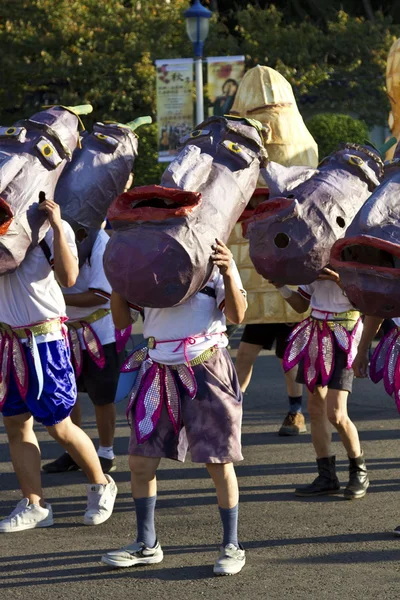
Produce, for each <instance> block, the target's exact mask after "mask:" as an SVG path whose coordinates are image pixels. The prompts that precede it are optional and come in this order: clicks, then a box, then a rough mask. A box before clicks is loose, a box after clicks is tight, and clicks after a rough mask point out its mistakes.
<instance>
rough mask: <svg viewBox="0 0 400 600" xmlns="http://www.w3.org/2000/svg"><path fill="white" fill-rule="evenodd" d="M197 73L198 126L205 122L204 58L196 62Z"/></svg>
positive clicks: (198, 58) (197, 59) (196, 59)
mask: <svg viewBox="0 0 400 600" xmlns="http://www.w3.org/2000/svg"><path fill="white" fill-rule="evenodd" d="M194 64H195V73H196V125H200V123H202V122H203V121H204V96H203V94H204V90H203V58H202V57H201V56H197V57H196V58H195V61H194Z"/></svg>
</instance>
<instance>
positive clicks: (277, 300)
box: [229, 66, 318, 323]
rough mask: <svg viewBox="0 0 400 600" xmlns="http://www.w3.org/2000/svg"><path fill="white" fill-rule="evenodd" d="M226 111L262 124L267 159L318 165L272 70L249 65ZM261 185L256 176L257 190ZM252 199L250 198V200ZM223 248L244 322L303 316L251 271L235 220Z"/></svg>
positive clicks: (289, 96)
mask: <svg viewBox="0 0 400 600" xmlns="http://www.w3.org/2000/svg"><path fill="white" fill-rule="evenodd" d="M231 114H232V115H235V116H241V117H248V118H252V119H257V120H259V121H261V122H262V123H263V125H265V126H266V127H267V130H268V133H267V141H266V148H267V152H268V157H269V160H271V161H274V162H277V163H279V164H281V165H284V166H292V165H297V166H302V165H305V166H310V167H316V166H317V165H318V147H317V144H316V142H315V140H314V138H313V137H312V135H311V134H310V132H309V131H308V129H307V127H306V125H305V123H304V121H303V117H302V116H301V114H300V112H299V109H298V108H297V104H296V100H295V97H294V94H293V90H292V86H291V85H290V83H289V82H288V81H287V80H286V79H285V78H284V77H283V76H282V75H281V74H280V73H278V71H275V70H274V69H271V68H270V67H262V66H257V67H254V68H253V69H250V71H248V72H247V73H246V75H245V76H244V78H243V80H242V82H241V83H240V85H239V89H238V91H237V94H236V98H235V102H234V104H233V106H232V110H231ZM265 187H266V184H265V181H264V180H263V179H262V178H261V177H260V180H259V188H265ZM258 198H261V199H262V197H260V196H258ZM257 202H259V200H258V199H257V196H256V197H255V198H254V199H253V203H254V204H257ZM254 204H253V208H255V206H254ZM229 247H230V249H231V251H232V254H233V257H234V259H235V261H236V264H237V265H238V268H239V271H240V275H241V277H242V281H243V285H244V288H245V289H246V290H247V293H248V304H249V307H248V310H247V313H246V320H245V323H291V322H297V321H299V320H301V319H302V318H303V316H299V315H298V314H297V313H295V312H294V311H293V310H292V309H291V308H290V307H289V305H288V304H287V302H285V301H284V300H283V298H282V297H281V295H280V294H279V292H277V290H276V289H275V288H274V287H273V286H272V285H270V284H269V283H268V282H267V281H266V280H265V279H263V278H262V277H261V275H259V274H258V273H257V272H256V270H255V269H254V267H253V264H252V262H251V260H250V257H249V247H248V241H247V240H245V239H244V238H243V235H242V226H241V223H238V224H237V225H236V227H235V229H234V231H233V233H232V235H231V237H230V240H229Z"/></svg>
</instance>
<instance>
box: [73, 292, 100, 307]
mask: <svg viewBox="0 0 400 600" xmlns="http://www.w3.org/2000/svg"><path fill="white" fill-rule="evenodd" d="M64 300H65V304H66V305H67V306H78V307H79V308H86V307H87V308H90V307H91V306H93V307H95V306H101V305H102V304H107V302H108V300H107V299H106V298H102V297H101V296H99V295H98V294H96V293H95V292H93V291H92V290H88V291H87V292H81V293H80V294H64Z"/></svg>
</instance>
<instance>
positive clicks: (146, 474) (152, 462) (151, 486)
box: [129, 455, 160, 499]
mask: <svg viewBox="0 0 400 600" xmlns="http://www.w3.org/2000/svg"><path fill="white" fill-rule="evenodd" d="M159 464H160V459H159V458H147V457H145V456H133V455H130V456H129V468H130V470H131V486H132V496H133V498H134V499H135V498H151V497H152V496H155V495H156V494H157V478H156V471H157V468H158V465H159Z"/></svg>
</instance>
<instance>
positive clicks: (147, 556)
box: [101, 542, 164, 569]
mask: <svg viewBox="0 0 400 600" xmlns="http://www.w3.org/2000/svg"><path fill="white" fill-rule="evenodd" d="M163 558H164V553H163V551H162V548H161V546H160V543H159V542H156V545H155V546H154V548H147V546H145V545H144V544H143V542H134V543H133V544H130V545H129V546H124V547H123V548H121V549H120V550H112V551H111V552H107V554H105V555H104V556H103V557H102V559H101V562H103V563H104V564H106V565H108V566H109V567H114V568H116V569H120V568H124V567H133V566H134V565H154V564H156V563H160V562H161V561H162V559H163Z"/></svg>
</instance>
